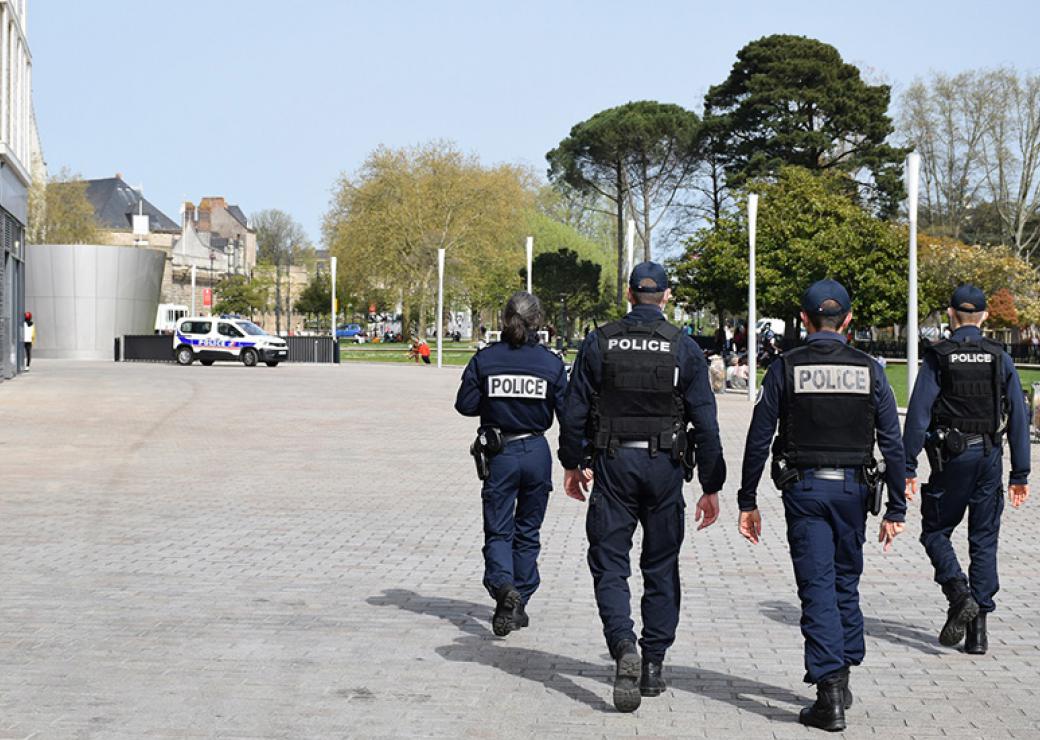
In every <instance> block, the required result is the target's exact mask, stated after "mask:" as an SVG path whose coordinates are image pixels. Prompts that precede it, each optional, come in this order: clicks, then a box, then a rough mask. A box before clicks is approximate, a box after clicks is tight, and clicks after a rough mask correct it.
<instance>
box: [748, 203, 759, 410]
mask: <svg viewBox="0 0 1040 740" xmlns="http://www.w3.org/2000/svg"><path fill="white" fill-rule="evenodd" d="M747 211H748V316H747V321H748V325H747V329H746V333H747V364H748V382H747V388H748V400H749V401H752V402H754V400H755V386H756V385H757V381H758V346H757V345H758V334H757V332H756V327H755V324H756V323H757V321H758V320H757V317H756V313H757V311H756V308H757V306H756V300H757V295H756V289H757V288H756V285H755V237H756V230H757V222H758V196H757V195H756V194H754V193H751V194H750V195H749V196H748V201H747Z"/></svg>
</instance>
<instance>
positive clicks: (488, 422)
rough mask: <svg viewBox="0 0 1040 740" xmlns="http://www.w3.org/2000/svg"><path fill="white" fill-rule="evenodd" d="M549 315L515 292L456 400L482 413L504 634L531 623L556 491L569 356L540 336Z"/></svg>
mask: <svg viewBox="0 0 1040 740" xmlns="http://www.w3.org/2000/svg"><path fill="white" fill-rule="evenodd" d="M542 318H543V315H542V306H541V303H540V302H539V301H538V298H536V297H535V296H533V295H531V294H530V293H527V292H525V291H520V292H518V293H514V294H513V296H512V297H511V298H510V299H509V301H508V302H507V303H506V306H505V310H504V311H503V312H502V341H500V342H497V343H495V344H492V345H490V346H488V347H487V348H485V349H482V350H480V351H478V352H477V353H476V354H475V355H474V356H473V359H471V360H470V361H469V364H468V365H467V366H466V370H465V371H464V372H463V374H462V384H461V385H460V386H459V392H458V396H457V397H456V399H455V409H456V411H458V412H459V413H460V414H462V415H463V416H479V417H480V428H479V430H478V433H477V441H476V442H474V446H473V448H471V452H472V453H473V454H474V456H475V457H476V458H477V459H478V464H477V467H478V471H479V472H478V475H480V476H481V478H482V480H483V488H482V490H481V499H482V501H483V511H484V587H485V588H486V589H487V591H488V593H489V594H490V595H491V598H493V599H494V600H495V603H496V606H495V612H494V615H493V616H492V619H491V626H492V629H493V630H494V633H495V634H496V635H499V636H500V637H504V636H505V635H508V634H509V633H510V632H512V631H513V630H515V629H520V628H521V627H527V626H528V624H529V623H530V620H529V617H528V616H527V611H526V609H525V606H526V604H527V603H528V601H529V600H530V599H531V596H532V594H534V592H535V590H536V589H537V588H538V584H539V577H538V553H539V550H540V543H539V530H540V529H541V526H542V520H543V519H544V518H545V508H546V505H547V504H548V502H549V491H551V490H552V455H551V453H550V451H549V444H548V442H547V441H546V439H545V430H546V429H548V428H549V427H550V426H552V422H553V415H554V413H555V414H556V415H557V416H558V415H559V413H560V409H561V408H562V407H563V394H564V391H565V390H566V388H567V371H566V370H565V368H564V366H563V361H562V360H560V358H559V357H557V356H556V355H554V354H553V353H552V352H551V351H549V349H548V348H546V347H545V346H544V345H542V344H540V343H539V342H538V334H537V332H538V329H539V328H541V325H542Z"/></svg>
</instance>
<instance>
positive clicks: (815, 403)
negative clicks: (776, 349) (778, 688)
mask: <svg viewBox="0 0 1040 740" xmlns="http://www.w3.org/2000/svg"><path fill="white" fill-rule="evenodd" d="M851 320H852V313H851V301H850V300H849V294H848V292H847V291H846V290H845V288H844V287H843V286H842V285H841V284H840V283H837V282H835V281H834V280H821V281H819V282H816V283H813V284H812V285H811V286H810V287H809V289H808V290H807V291H806V292H805V295H804V296H803V297H802V322H803V323H804V324H805V327H806V331H807V332H808V341H807V342H806V344H805V345H804V346H801V347H798V348H796V349H792V350H789V351H788V352H785V353H784V354H783V355H781V356H780V357H778V358H777V360H776V361H774V362H773V363H772V364H771V365H770V366H769V370H768V371H767V373H766V377H765V379H764V381H763V385H762V389H761V390H760V392H759V396H758V400H757V401H756V402H755V411H754V415H753V416H752V420H751V427H750V429H748V435H747V443H746V446H745V450H744V469H743V476H742V480H741V485H740V490H739V492H738V495H737V500H738V503H739V505H740V521H739V527H740V533H741V534H742V535H743V536H744V537H745V538H747V539H748V540H749V541H750V542H752V543H757V542H758V540H759V537H760V536H761V533H762V519H761V515H760V514H759V511H758V506H757V503H756V495H757V489H758V482H759V479H760V478H761V477H762V469H763V467H764V466H765V462H766V457H767V456H768V451H769V443H770V439H771V438H772V436H773V431H774V429H776V427H777V421H778V420H779V423H780V428H779V434H778V436H777V438H776V441H775V443H774V444H773V479H774V483H776V485H777V487H778V488H780V489H781V490H782V492H783V502H784V512H785V514H786V519H787V541H788V544H789V546H790V551H791V560H792V562H793V563H794V575H795V581H796V583H797V584H798V598H799V599H800V600H801V604H802V620H801V624H802V635H803V637H804V638H805V681H806V682H807V683H810V684H816V692H817V699H816V702H815V703H814V704H813V705H812V706H811V707H806V708H805V709H803V710H802V711H801V714H800V715H799V721H801V722H802V724H806V725H809V726H812V727H819V728H822V729H825V730H830V731H837V730H843V729H845V709H847V708H848V707H849V706H851V704H852V694H851V692H850V691H849V688H848V687H849V667H850V666H855V665H859V664H860V662H862V660H863V655H864V642H863V613H862V612H861V611H860V607H859V579H860V575H861V574H862V572H863V542H864V540H865V539H866V535H865V529H866V522H867V509H868V500H869V499H868V496H869V495H870V493H871V491H870V485H869V484H868V482H869V483H873V482H874V481H873V480H872V479H873V478H874V477H875V476H876V474H877V471H876V470H875V469H874V468H873V459H874V458H873V455H874V443H875V439H876V441H877V444H878V447H880V449H881V454H882V456H883V457H884V460H885V463H886V464H887V469H886V473H885V477H884V482H885V483H887V486H888V506H887V509H886V511H885V516H884V519H883V521H882V522H881V530H880V533H879V538H878V539H879V541H881V542H884V543H885V546H884V547H885V550H887V549H888V548H889V546H890V545H891V542H892V540H893V539H894V538H895V537H896V535H898V534H899V533H900V532H901V531H902V529H903V520H904V518H905V512H906V502H905V500H904V498H903V479H902V476H901V474H900V471H901V470H902V469H903V465H904V462H903V445H902V440H901V439H900V436H899V417H898V415H897V413H896V403H895V398H894V397H893V395H892V389H891V387H890V386H889V384H888V380H887V379H886V377H885V373H884V372H883V371H882V369H881V366H880V365H878V363H877V362H875V361H874V360H873V359H872V358H871V357H870V356H869V355H867V354H865V353H863V352H860V351H859V350H857V349H853V348H851V347H848V346H847V345H846V343H845V330H846V328H847V327H848V325H849V322H850V321H851Z"/></svg>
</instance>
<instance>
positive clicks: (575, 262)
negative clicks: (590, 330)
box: [521, 249, 603, 337]
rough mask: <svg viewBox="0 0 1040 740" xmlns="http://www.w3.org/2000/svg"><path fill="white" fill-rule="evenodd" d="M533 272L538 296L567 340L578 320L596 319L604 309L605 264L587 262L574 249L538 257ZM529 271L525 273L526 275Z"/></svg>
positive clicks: (547, 314)
mask: <svg viewBox="0 0 1040 740" xmlns="http://www.w3.org/2000/svg"><path fill="white" fill-rule="evenodd" d="M531 267H532V270H533V272H534V275H535V276H537V279H538V283H537V288H536V289H535V293H536V294H537V295H538V297H539V299H540V300H541V302H542V308H543V310H544V311H545V315H546V317H547V319H548V320H549V322H550V323H552V324H553V325H555V326H556V328H557V330H558V331H559V333H560V334H561V335H562V336H564V337H570V336H572V334H573V331H572V330H571V328H570V327H573V326H574V320H575V319H578V318H587V317H591V316H594V315H595V314H596V313H597V310H598V309H599V308H600V296H601V292H600V273H601V271H602V269H603V267H602V265H598V264H596V263H595V262H592V261H591V260H584V259H580V258H579V257H578V254H577V253H576V252H574V251H572V250H570V249H560V250H558V251H555V252H542V253H541V254H539V255H538V256H537V257H535V258H534V261H533V263H532V266H531ZM525 273H526V269H524V270H521V275H522V276H524V277H526V275H525Z"/></svg>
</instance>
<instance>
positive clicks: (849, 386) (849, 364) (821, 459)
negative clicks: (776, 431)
mask: <svg viewBox="0 0 1040 740" xmlns="http://www.w3.org/2000/svg"><path fill="white" fill-rule="evenodd" d="M783 363H784V369H785V371H786V376H785V378H784V381H785V390H784V400H783V404H782V407H781V419H780V438H779V439H778V445H777V449H779V450H780V451H781V452H782V455H783V457H784V459H785V460H786V461H787V464H788V465H789V466H790V467H793V468H816V467H824V468H843V467H857V466H860V465H866V464H868V463H870V461H871V460H872V459H873V455H874V429H875V423H874V412H875V408H874V405H875V404H874V380H875V378H874V374H875V373H876V372H877V370H876V365H875V363H874V361H873V360H872V359H871V358H870V356H869V355H867V354H865V353H863V352H860V351H859V350H858V349H853V348H852V347H848V346H846V345H844V344H842V343H841V342H809V343H808V344H806V345H804V346H802V347H798V348H796V349H793V350H790V351H788V352H786V353H784V355H783Z"/></svg>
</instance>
